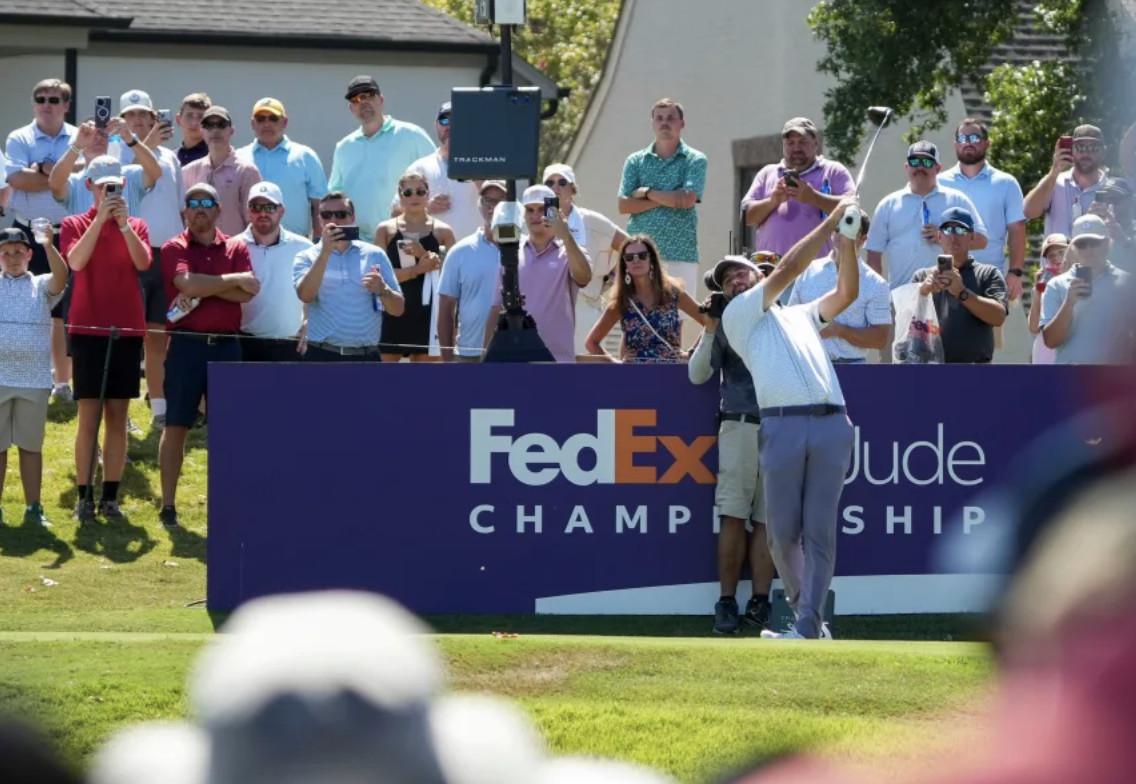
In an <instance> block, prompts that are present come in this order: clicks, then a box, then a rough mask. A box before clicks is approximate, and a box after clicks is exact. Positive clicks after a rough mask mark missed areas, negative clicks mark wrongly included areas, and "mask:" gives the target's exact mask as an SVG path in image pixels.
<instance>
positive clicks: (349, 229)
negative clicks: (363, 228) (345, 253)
mask: <svg viewBox="0 0 1136 784" xmlns="http://www.w3.org/2000/svg"><path fill="white" fill-rule="evenodd" d="M339 230H340V231H341V232H343V239H345V240H347V241H348V242H354V241H355V240H357V239H359V227H358V226H340V227H339Z"/></svg>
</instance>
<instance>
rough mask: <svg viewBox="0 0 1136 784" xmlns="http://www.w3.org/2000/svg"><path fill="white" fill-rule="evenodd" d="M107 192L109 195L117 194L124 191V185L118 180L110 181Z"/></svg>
mask: <svg viewBox="0 0 1136 784" xmlns="http://www.w3.org/2000/svg"><path fill="white" fill-rule="evenodd" d="M105 193H106V195H107V196H117V195H119V194H120V193H122V186H121V185H119V184H118V183H117V182H108V183H107V186H106V191H105Z"/></svg>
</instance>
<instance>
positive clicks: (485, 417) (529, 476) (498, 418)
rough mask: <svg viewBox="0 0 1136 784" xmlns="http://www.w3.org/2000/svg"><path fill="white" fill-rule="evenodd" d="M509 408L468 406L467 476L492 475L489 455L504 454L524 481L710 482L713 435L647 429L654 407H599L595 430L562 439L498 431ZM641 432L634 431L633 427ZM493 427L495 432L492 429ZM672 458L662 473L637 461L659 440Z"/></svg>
mask: <svg viewBox="0 0 1136 784" xmlns="http://www.w3.org/2000/svg"><path fill="white" fill-rule="evenodd" d="M515 414H516V411H515V409H512V408H475V409H471V410H470V412H469V481H470V483H471V484H489V483H490V482H492V481H493V455H494V454H505V455H508V464H509V471H510V473H512V475H513V477H514V478H515V479H516V480H517V481H518V482H521V483H522V484H526V485H530V486H541V485H547V484H548V483H550V482H552V481H553V480H555V479H556V478H557V477H558V476H563V477H564V478H565V479H567V480H568V481H569V482H571V483H572V484H574V485H578V486H580V487H585V486H587V485H595V484H601V485H610V484H640V485H653V484H662V485H668V484H678V483H679V482H681V481H682V480H683V479H685V478H686V477H688V476H689V477H690V478H691V479H692V480H693V481H694V482H696V483H698V484H714V481H715V479H714V474H713V472H712V471H710V469H709V468H707V466H706V463H705V456H706V453H707V452H708V451H709V450H710V447H711V446H713V445H714V440H715V438H714V436H697V437H696V438H695V439H694V440H692V441H691V442H690V443H687V442H686V441H685V440H684V439H683V438H681V437H679V436H668V435H649V434H646V433H643V432H642V431H643V430H646V429H647V428H653V427H655V425H656V421H657V411H655V410H654V409H645V408H601V409H599V410H597V411H596V430H595V433H577V434H575V435H573V436H569V437H568V438H567V439H566V440H565V441H564V443H563V444H560V443H557V442H556V439H554V438H553V437H552V436H550V435H548V434H547V433H524V434H522V435H519V436H515V437H514V436H513V435H510V434H506V433H502V432H500V431H503V430H506V429H509V428H512V427H513V423H514V419H515ZM637 428H638V429H639V432H636V429H637ZM495 431H496V432H495ZM660 445H661V446H662V447H663V449H665V450H666V452H667V453H669V455H670V457H671V458H672V462H671V463H670V466H669V467H668V468H667V469H666V470H665V471H662V472H661V473H660V471H659V469H657V468H656V467H655V466H650V465H636V463H635V457H636V455H640V454H656V453H657V452H658V449H659V446H660ZM583 452H591V453H592V454H593V455H594V456H595V460H594V465H592V461H591V460H588V461H587V464H588V465H591V467H590V468H585V467H584V466H583V464H582V463H583V462H584V461H581V459H580V456H581V453H583Z"/></svg>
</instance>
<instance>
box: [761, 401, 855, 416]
mask: <svg viewBox="0 0 1136 784" xmlns="http://www.w3.org/2000/svg"><path fill="white" fill-rule="evenodd" d="M843 413H844V406H836V405H833V404H832V403H819V404H817V405H815V406H781V407H780V408H763V409H761V418H762V419H765V418H766V417H787V416H809V417H814V416H815V417H821V416H831V415H832V414H843Z"/></svg>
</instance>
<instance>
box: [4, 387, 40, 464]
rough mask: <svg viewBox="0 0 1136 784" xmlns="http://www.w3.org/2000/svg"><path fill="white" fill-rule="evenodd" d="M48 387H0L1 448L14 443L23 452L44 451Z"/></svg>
mask: <svg viewBox="0 0 1136 784" xmlns="http://www.w3.org/2000/svg"><path fill="white" fill-rule="evenodd" d="M50 396H51V390H50V389H24V388H22V387H0V450H4V451H7V449H8V448H9V447H10V446H12V445H13V444H15V445H16V446H18V447H19V448H20V449H23V450H24V451H25V452H41V451H43V435H44V430H45V428H46V427H47V400H48V398H49V397H50Z"/></svg>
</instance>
